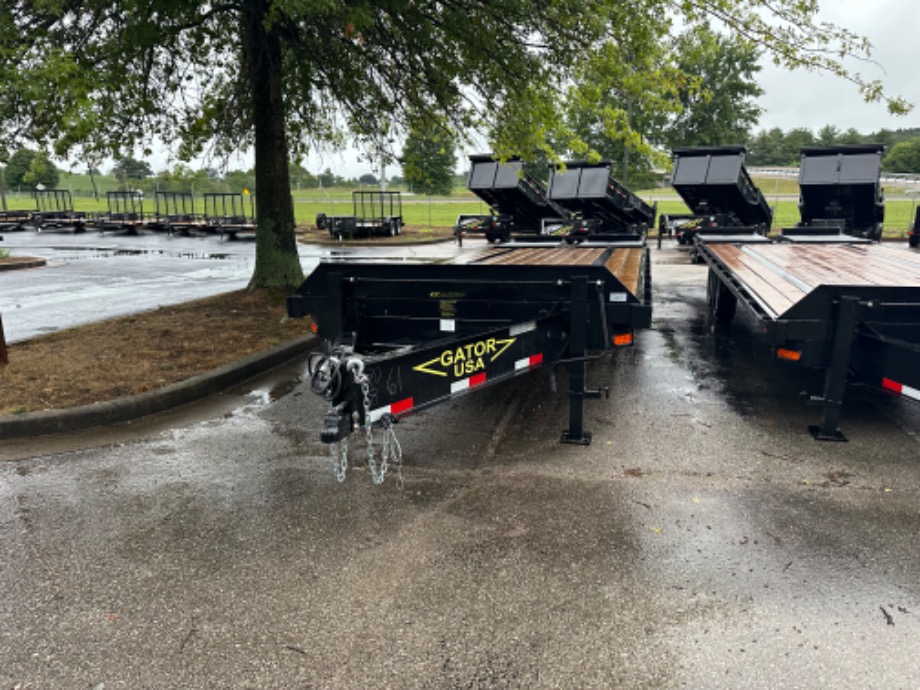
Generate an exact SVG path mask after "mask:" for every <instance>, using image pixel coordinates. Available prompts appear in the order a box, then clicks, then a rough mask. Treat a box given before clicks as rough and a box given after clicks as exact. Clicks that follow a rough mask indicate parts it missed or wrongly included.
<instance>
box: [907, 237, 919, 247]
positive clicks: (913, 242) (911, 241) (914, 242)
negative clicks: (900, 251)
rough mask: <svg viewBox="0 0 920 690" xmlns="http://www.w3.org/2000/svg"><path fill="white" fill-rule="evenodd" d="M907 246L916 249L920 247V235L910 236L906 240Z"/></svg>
mask: <svg viewBox="0 0 920 690" xmlns="http://www.w3.org/2000/svg"><path fill="white" fill-rule="evenodd" d="M907 246H908V247H912V248H914V249H916V248H917V247H920V235H911V236H910V237H908V238H907Z"/></svg>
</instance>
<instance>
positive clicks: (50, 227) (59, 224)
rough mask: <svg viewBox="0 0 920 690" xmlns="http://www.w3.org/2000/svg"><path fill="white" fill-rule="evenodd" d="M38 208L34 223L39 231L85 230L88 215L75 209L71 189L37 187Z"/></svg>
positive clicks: (36, 203) (36, 204) (36, 200)
mask: <svg viewBox="0 0 920 690" xmlns="http://www.w3.org/2000/svg"><path fill="white" fill-rule="evenodd" d="M34 195H35V206H36V208H37V210H36V211H35V212H34V213H33V214H32V221H31V223H32V225H33V226H35V229H36V230H37V231H38V232H48V231H54V230H62V231H67V232H75V233H77V232H83V231H84V230H85V229H86V227H85V226H86V221H87V215H86V213H83V212H82V211H74V209H73V197H72V196H71V194H70V190H69V189H37V190H35V192H34Z"/></svg>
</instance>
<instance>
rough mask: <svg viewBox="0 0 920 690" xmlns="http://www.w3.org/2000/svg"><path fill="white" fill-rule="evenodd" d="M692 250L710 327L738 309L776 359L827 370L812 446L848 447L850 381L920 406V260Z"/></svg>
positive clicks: (807, 248) (890, 252) (855, 247)
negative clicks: (699, 264) (702, 274)
mask: <svg viewBox="0 0 920 690" xmlns="http://www.w3.org/2000/svg"><path fill="white" fill-rule="evenodd" d="M698 248H699V251H700V253H701V256H702V258H703V259H704V260H705V261H706V263H707V264H708V265H709V283H708V300H709V308H710V311H711V313H712V316H713V317H714V318H715V320H716V321H721V322H728V321H730V320H731V319H732V318H733V316H734V314H735V309H736V306H737V304H738V303H739V302H740V303H741V304H742V305H744V306H745V307H746V308H747V309H748V310H749V312H750V313H751V314H753V315H754V317H755V318H756V319H757V320H758V321H759V322H760V330H761V332H762V334H763V337H765V338H766V339H767V341H768V343H769V345H770V347H771V350H772V352H773V355H774V356H775V357H776V358H777V359H779V360H782V361H784V362H788V363H790V364H792V365H796V366H804V367H812V368H817V369H822V370H824V390H823V391H822V392H821V394H820V395H816V396H813V397H812V398H811V401H812V402H813V403H815V404H818V405H820V406H821V407H822V408H823V416H822V419H821V423H820V424H818V425H815V426H812V427H810V430H811V432H812V434H813V435H814V436H815V438H817V439H819V440H845V438H844V436H843V435H842V434H841V433H840V430H839V422H840V411H841V407H842V404H843V398H844V392H845V389H846V385H847V380H848V377H850V378H851V379H852V380H853V381H855V382H860V383H864V384H867V385H871V386H878V387H880V388H882V389H885V390H887V391H890V392H892V393H896V394H899V395H903V396H906V397H909V398H913V399H916V400H920V254H917V253H916V252H912V251H910V250H908V249H907V248H905V247H888V246H884V245H880V244H875V243H869V244H852V243H840V242H838V243H821V244H797V243H790V242H774V243H769V244H742V243H721V244H710V243H707V242H699V243H698Z"/></svg>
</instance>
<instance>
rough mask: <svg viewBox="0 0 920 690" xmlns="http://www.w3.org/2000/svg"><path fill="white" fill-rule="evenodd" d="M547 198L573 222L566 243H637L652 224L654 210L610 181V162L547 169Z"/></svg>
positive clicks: (619, 185)
mask: <svg viewBox="0 0 920 690" xmlns="http://www.w3.org/2000/svg"><path fill="white" fill-rule="evenodd" d="M547 198H548V199H549V200H550V201H552V202H553V203H555V204H558V205H559V206H561V207H562V208H564V209H566V210H567V211H568V212H569V213H570V214H571V216H572V218H573V219H574V222H572V223H571V224H570V228H569V230H568V232H567V237H568V239H569V240H570V241H575V240H585V239H590V240H591V241H601V242H603V241H622V240H627V239H634V240H641V239H643V238H645V237H646V235H647V234H648V230H649V228H650V227H651V226H652V224H653V223H654V221H655V209H654V208H653V207H652V206H650V205H649V204H647V203H646V202H645V201H643V200H642V199H641V198H640V197H638V196H637V195H636V194H634V193H633V192H631V191H629V190H628V189H627V188H626V187H624V186H623V185H622V184H620V183H619V182H618V181H617V180H616V179H615V178H614V176H613V164H612V163H611V162H610V161H601V162H598V163H588V162H585V161H567V162H566V163H565V166H564V167H560V168H557V167H553V168H551V169H550V174H549V182H548V184H547Z"/></svg>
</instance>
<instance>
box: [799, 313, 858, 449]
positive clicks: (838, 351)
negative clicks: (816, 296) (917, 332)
mask: <svg viewBox="0 0 920 690" xmlns="http://www.w3.org/2000/svg"><path fill="white" fill-rule="evenodd" d="M858 311H859V299H858V298H856V297H846V296H845V297H842V298H841V299H840V304H839V305H838V307H837V325H836V327H835V328H834V342H833V344H832V348H833V349H832V351H831V361H830V365H829V366H828V367H827V369H826V370H825V372H824V395H823V397H822V398H818V399H817V400H816V402H819V403H820V404H821V405H822V406H823V408H824V411H823V415H822V417H821V424H820V426H819V425H810V426H809V427H808V430H809V431H810V432H811V435H812V436H814V438H815V440H816V441H846V440H847V437H846V436H844V435H843V434H842V433H841V432H840V429H839V425H840V408H841V407H842V406H843V395H844V393H845V392H846V387H847V371H848V369H849V364H850V352H851V350H852V349H853V334H854V333H855V332H856V317H857V313H858Z"/></svg>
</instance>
